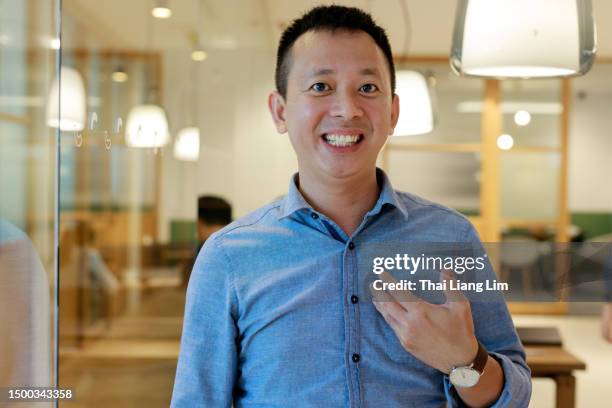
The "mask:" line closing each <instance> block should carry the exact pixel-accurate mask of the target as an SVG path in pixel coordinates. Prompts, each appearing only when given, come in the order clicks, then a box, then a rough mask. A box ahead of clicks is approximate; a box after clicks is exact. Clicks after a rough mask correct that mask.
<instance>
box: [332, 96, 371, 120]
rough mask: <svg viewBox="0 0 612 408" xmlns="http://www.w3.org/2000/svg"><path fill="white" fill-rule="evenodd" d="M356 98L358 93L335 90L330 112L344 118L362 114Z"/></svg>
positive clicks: (348, 118) (347, 118)
mask: <svg viewBox="0 0 612 408" xmlns="http://www.w3.org/2000/svg"><path fill="white" fill-rule="evenodd" d="M358 98H359V95H358V94H357V93H353V92H351V91H342V92H340V91H339V92H337V93H336V98H335V101H334V103H333V106H332V109H331V112H330V114H331V115H332V116H334V117H336V118H342V119H345V120H350V119H354V118H358V117H361V116H363V110H362V108H361V106H360V105H359V100H358Z"/></svg>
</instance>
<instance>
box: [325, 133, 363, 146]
mask: <svg viewBox="0 0 612 408" xmlns="http://www.w3.org/2000/svg"><path fill="white" fill-rule="evenodd" d="M325 140H326V141H327V143H329V144H330V145H332V146H336V147H346V146H352V145H354V144H355V143H357V141H358V140H359V135H333V134H327V135H325Z"/></svg>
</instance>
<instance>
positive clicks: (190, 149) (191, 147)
mask: <svg viewBox="0 0 612 408" xmlns="http://www.w3.org/2000/svg"><path fill="white" fill-rule="evenodd" d="M174 157H176V158H177V159H179V160H184V161H198V158H199V157H200V129H198V128H197V127H191V126H190V127H186V128H183V129H181V130H180V131H179V133H178V135H177V137H176V141H175V142H174Z"/></svg>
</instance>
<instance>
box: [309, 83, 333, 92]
mask: <svg viewBox="0 0 612 408" xmlns="http://www.w3.org/2000/svg"><path fill="white" fill-rule="evenodd" d="M310 89H312V90H313V91H315V92H325V91H329V90H330V88H329V85H327V84H325V83H323V82H317V83H316V84H313V85H312V86H311V87H310Z"/></svg>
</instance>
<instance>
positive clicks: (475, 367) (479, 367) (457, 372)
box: [448, 342, 489, 388]
mask: <svg viewBox="0 0 612 408" xmlns="http://www.w3.org/2000/svg"><path fill="white" fill-rule="evenodd" d="M488 358H489V353H487V350H486V349H485V348H484V347H483V346H482V344H480V342H478V352H477V353H476V358H475V359H474V362H473V363H472V364H470V365H468V366H462V367H453V369H452V370H451V372H450V374H449V375H448V379H449V380H450V382H451V384H453V385H454V386H455V387H460V388H469V387H473V386H475V385H476V384H478V380H480V376H481V375H482V373H483V372H484V368H485V365H486V364H487V359H488Z"/></svg>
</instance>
